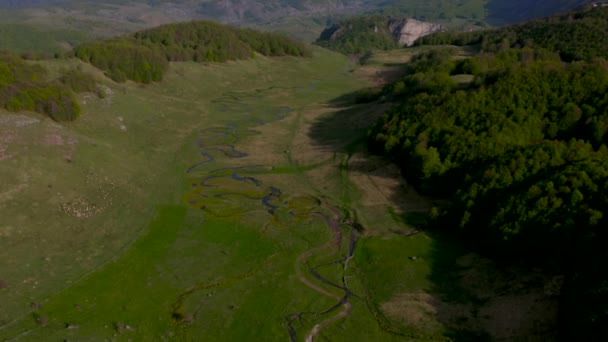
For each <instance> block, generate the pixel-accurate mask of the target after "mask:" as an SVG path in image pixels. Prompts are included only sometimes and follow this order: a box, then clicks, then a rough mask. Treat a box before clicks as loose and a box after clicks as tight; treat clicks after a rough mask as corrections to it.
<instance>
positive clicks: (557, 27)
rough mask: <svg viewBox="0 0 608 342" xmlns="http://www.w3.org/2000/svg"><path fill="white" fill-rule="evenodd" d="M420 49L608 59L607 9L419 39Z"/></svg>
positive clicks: (586, 9) (593, 9)
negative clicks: (524, 50) (535, 51)
mask: <svg viewBox="0 0 608 342" xmlns="http://www.w3.org/2000/svg"><path fill="white" fill-rule="evenodd" d="M416 44H417V45H446V44H450V45H458V46H463V45H478V46H479V47H480V48H481V50H482V51H484V52H498V51H501V50H504V49H507V48H520V47H530V48H544V49H548V50H551V51H556V52H559V54H560V56H561V58H562V59H563V60H565V61H572V60H589V59H592V58H594V57H603V58H608V7H586V8H584V9H580V10H578V11H574V12H570V13H567V14H564V15H560V16H554V17H549V18H544V19H539V20H534V21H530V22H526V23H523V24H519V25H513V26H507V27H504V28H500V29H496V30H483V31H473V32H441V33H435V34H431V35H428V36H425V37H422V38H420V39H419V40H418V41H417V42H416Z"/></svg>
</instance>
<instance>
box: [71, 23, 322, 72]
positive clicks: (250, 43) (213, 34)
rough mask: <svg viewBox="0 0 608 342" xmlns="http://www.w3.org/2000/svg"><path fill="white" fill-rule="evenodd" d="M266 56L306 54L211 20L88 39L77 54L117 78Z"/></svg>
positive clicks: (288, 42)
mask: <svg viewBox="0 0 608 342" xmlns="http://www.w3.org/2000/svg"><path fill="white" fill-rule="evenodd" d="M255 53H259V54H262V55H265V56H286V55H290V56H308V55H309V54H310V51H309V48H308V47H307V46H306V45H304V44H303V43H300V42H297V41H295V40H292V39H289V38H286V37H284V36H281V35H277V34H272V33H262V32H258V31H255V30H250V29H238V28H234V27H230V26H226V25H222V24H218V23H214V22H211V21H193V22H189V23H180V24H170V25H163V26H160V27H157V28H153V29H150V30H145V31H140V32H137V33H135V34H134V35H131V36H128V37H122V38H115V39H109V40H104V41H98V42H91V43H85V44H82V45H80V46H78V47H77V48H76V49H75V54H76V56H77V57H78V58H80V59H82V60H83V61H85V62H89V63H91V64H93V65H95V66H96V67H98V68H100V69H102V70H104V71H105V72H106V74H107V75H108V76H109V77H110V78H112V79H113V80H115V81H118V82H124V81H125V80H127V79H129V80H133V81H136V82H142V83H149V82H154V81H160V80H161V79H162V77H163V74H164V72H165V71H166V69H167V67H168V65H169V63H168V62H169V61H195V62H225V61H228V60H238V59H247V58H253V57H254V55H255Z"/></svg>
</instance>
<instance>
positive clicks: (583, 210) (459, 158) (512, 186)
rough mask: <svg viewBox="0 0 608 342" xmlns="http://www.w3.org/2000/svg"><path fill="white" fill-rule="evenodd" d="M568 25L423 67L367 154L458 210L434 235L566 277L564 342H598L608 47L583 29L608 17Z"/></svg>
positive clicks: (605, 278) (605, 308)
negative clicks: (384, 159) (389, 162)
mask: <svg viewBox="0 0 608 342" xmlns="http://www.w3.org/2000/svg"><path fill="white" fill-rule="evenodd" d="M571 16H572V18H573V19H572V20H570V19H566V18H568V16H564V17H560V19H559V20H562V19H563V20H564V21H563V24H558V25H556V24H555V20H558V19H547V20H543V21H536V22H534V23H531V24H524V25H519V26H514V27H511V28H507V29H504V31H493V32H499V33H500V34H501V35H503V38H497V39H499V40H500V39H505V38H504V37H506V36H508V37H510V38H509V44H498V45H495V44H491V46H492V49H488V50H486V52H483V53H480V54H479V55H477V56H475V57H472V58H469V59H464V60H462V59H460V60H454V59H452V58H451V57H450V53H449V50H442V51H431V52H428V53H424V54H421V55H418V56H416V57H415V58H413V60H412V62H411V63H410V64H409V65H408V67H407V75H406V76H405V77H404V78H403V79H401V80H399V81H398V82H396V83H394V84H391V85H390V86H387V87H386V89H385V92H386V95H385V96H389V97H392V98H393V99H394V100H395V101H396V102H397V103H398V105H397V106H396V107H395V108H394V109H393V110H391V111H389V112H388V113H387V114H386V115H385V116H384V117H383V118H382V119H381V120H380V121H379V122H377V123H376V124H375V126H374V127H373V129H371V130H370V135H369V143H370V148H371V149H373V150H375V151H378V152H380V153H384V154H386V155H388V156H390V157H391V158H393V159H394V160H395V161H396V162H397V163H399V164H400V166H401V167H402V169H403V171H404V173H405V175H406V176H407V177H408V178H410V179H412V180H415V182H416V183H417V184H419V186H420V189H421V190H422V191H423V192H425V193H427V194H432V195H434V196H437V197H439V198H447V199H450V201H448V202H449V203H450V204H449V205H444V206H440V207H436V208H433V210H432V211H431V213H430V215H429V216H430V217H429V225H430V226H431V227H444V228H443V229H447V228H445V227H449V230H450V231H451V232H453V233H454V234H456V235H458V236H461V237H464V238H465V239H466V240H467V241H470V242H472V243H473V244H475V245H477V246H478V247H479V248H481V249H483V250H485V251H486V252H487V253H491V254H494V255H495V256H497V257H500V258H503V259H506V260H510V261H517V260H520V261H525V262H526V263H528V264H530V265H537V266H542V267H545V268H546V269H548V270H551V271H553V272H559V273H562V274H564V275H565V277H566V278H565V285H564V287H563V289H562V307H561V313H562V318H563V322H562V324H561V325H560V326H561V327H562V328H563V329H564V331H563V333H564V336H566V337H567V338H576V339H577V340H578V339H582V340H592V338H593V337H597V336H602V335H605V332H604V331H603V329H604V326H605V325H606V324H607V323H608V274H606V273H605V272H604V270H605V269H606V268H607V267H608V249H607V248H606V246H608V231H606V229H605V227H606V225H607V224H608V221H607V217H606V215H605V213H608V62H607V61H606V60H605V59H603V57H606V55H605V48H606V46H605V45H603V44H604V43H602V42H603V41H604V39H606V38H605V36H604V37H598V35H597V32H596V31H592V30H590V31H588V32H587V33H586V35H584V34H583V31H579V28H578V25H579V22H581V21H582V22H587V23H598V22H601V21H602V20H603V22H604V23H606V20H607V17H608V10H607V9H599V8H597V9H594V10H592V11H588V12H578V13H573V14H571ZM577 17H578V18H579V19H574V18H577ZM584 18H589V19H584ZM543 25H544V26H543ZM585 25H586V24H583V26H582V27H583V30H585V28H587V29H590V27H592V26H593V25H592V24H589V25H590V26H585ZM604 25H606V24H604ZM568 27H570V29H568ZM601 29H603V30H605V29H606V26H604V27H603V28H601ZM501 32H502V33H501ZM530 32H533V33H530ZM573 32H578V33H576V35H577V39H574V40H573V39H571V38H572V36H571V35H572V34H573ZM482 36H485V33H483V34H482ZM482 39H483V40H484V41H487V40H488V39H493V38H491V35H488V36H486V38H482ZM529 39H532V40H533V42H526V41H527V40H529ZM518 41H520V42H526V44H521V45H522V46H525V47H520V46H518V45H517V44H516V42H518ZM482 45H483V44H482ZM578 47H584V49H582V50H580V51H579V52H580V53H572V52H575V51H577V48H578ZM575 59H580V60H575ZM460 74H470V75H473V76H474V79H473V81H472V82H470V83H469V84H462V83H457V82H456V81H455V77H454V76H455V75H460Z"/></svg>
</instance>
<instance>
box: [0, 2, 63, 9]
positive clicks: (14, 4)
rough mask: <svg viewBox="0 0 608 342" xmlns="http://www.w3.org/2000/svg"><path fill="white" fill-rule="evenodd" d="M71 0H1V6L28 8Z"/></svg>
mask: <svg viewBox="0 0 608 342" xmlns="http://www.w3.org/2000/svg"><path fill="white" fill-rule="evenodd" d="M68 1H70V0H0V8H27V7H35V6H49V5H57V4H59V3H62V2H68Z"/></svg>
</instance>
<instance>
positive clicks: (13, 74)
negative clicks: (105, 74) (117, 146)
mask: <svg viewBox="0 0 608 342" xmlns="http://www.w3.org/2000/svg"><path fill="white" fill-rule="evenodd" d="M96 89H97V88H96V85H95V81H94V80H93V79H92V78H90V76H88V75H86V74H84V73H82V72H80V71H78V70H72V71H69V72H65V73H64V75H63V76H61V77H60V78H59V79H56V80H50V79H49V77H48V76H47V71H46V70H45V69H44V68H42V67H41V66H39V65H31V64H27V63H26V62H24V61H23V60H21V59H20V58H18V57H17V56H14V55H12V54H10V53H8V52H0V107H2V108H4V109H7V110H9V111H13V112H17V111H20V110H31V111H36V112H39V113H44V114H47V115H48V116H50V117H51V118H52V119H53V120H55V121H71V120H75V119H76V118H77V117H78V116H79V115H80V107H79V106H78V103H77V102H76V99H75V97H74V93H75V92H87V91H88V92H95V91H96Z"/></svg>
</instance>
